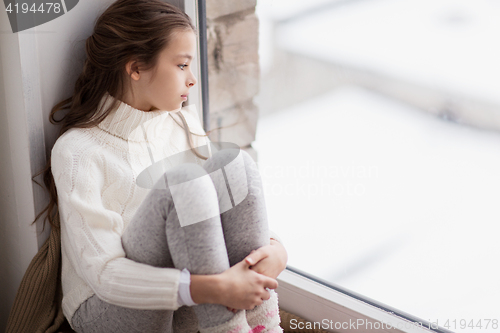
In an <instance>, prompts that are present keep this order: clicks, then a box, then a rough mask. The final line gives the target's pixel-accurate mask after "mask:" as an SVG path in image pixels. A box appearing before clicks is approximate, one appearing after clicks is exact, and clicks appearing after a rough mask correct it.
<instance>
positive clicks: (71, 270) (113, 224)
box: [51, 94, 279, 323]
mask: <svg viewBox="0 0 500 333" xmlns="http://www.w3.org/2000/svg"><path fill="white" fill-rule="evenodd" d="M113 100H114V98H113V97H112V96H111V95H109V94H106V95H105V96H104V97H103V99H102V101H101V105H105V106H107V105H110V103H111V102H112V101H113ZM119 103H120V104H119V106H118V108H116V109H115V110H114V111H113V112H112V113H110V114H109V115H108V116H107V117H106V119H105V120H104V121H102V122H101V123H100V124H99V125H97V126H96V127H91V128H73V129H70V130H68V131H67V132H65V133H64V134H63V135H61V136H60V137H59V138H58V139H57V141H56V143H55V144H54V147H53V148H52V155H51V166H52V173H53V175H54V181H55V184H56V188H57V194H58V206H59V212H60V217H61V253H62V275H61V278H62V288H63V300H62V306H63V312H64V315H65V316H66V318H68V321H69V322H70V323H71V318H72V316H73V314H74V312H75V311H76V310H77V309H78V307H79V306H80V304H81V303H83V302H84V301H85V300H86V299H87V298H89V297H91V296H92V295H94V294H97V296H98V297H99V298H101V299H102V300H104V301H106V302H108V303H111V304H116V305H119V306H123V307H130V308H136V309H170V310H176V309H177V308H178V305H177V297H178V289H179V278H180V272H181V271H180V270H179V269H176V268H158V267H153V266H149V265H146V264H141V263H137V262H134V261H132V260H130V259H127V258H125V252H124V250H123V247H122V243H121V235H122V234H123V231H124V229H125V228H126V227H127V225H128V223H129V222H130V220H131V219H132V217H133V216H134V213H135V212H136V210H137V209H138V208H139V205H140V204H141V202H142V201H143V200H144V198H145V197H146V195H147V194H148V192H149V191H150V190H149V189H147V188H142V187H139V186H138V185H137V184H136V178H137V176H138V175H139V174H140V172H141V171H143V170H144V169H146V168H147V167H148V166H150V165H151V164H152V159H153V160H154V161H159V160H162V159H164V158H165V157H168V156H172V155H174V154H176V153H179V152H183V151H187V150H188V149H189V145H188V143H187V139H186V134H185V132H184V129H182V128H181V127H180V126H179V125H178V124H177V123H179V124H182V122H181V120H180V118H179V115H178V114H176V113H177V112H182V113H183V115H184V117H185V118H186V121H187V123H188V125H189V128H190V130H191V131H192V132H193V133H197V134H205V132H204V131H203V128H202V127H201V124H200V121H199V119H198V116H197V112H196V110H195V109H193V108H189V107H186V108H183V109H182V110H181V111H174V112H172V114H169V113H171V112H169V111H164V110H157V111H149V112H144V111H141V110H138V109H135V108H133V107H132V106H130V105H128V104H125V103H124V102H121V101H120V102H119ZM174 117H175V118H176V119H175V120H177V123H176V122H175V121H174V119H173V118H174ZM192 137H193V143H194V145H195V147H198V146H202V145H205V144H207V142H209V141H208V138H207V137H202V136H196V135H193V136H192ZM145 138H147V141H146V139H145ZM189 156H191V157H189ZM202 161H203V160H200V159H199V158H197V157H196V156H195V155H194V154H191V155H186V156H185V160H184V162H194V163H199V164H201V163H202ZM177 162H178V160H177ZM270 235H271V237H272V238H275V239H277V240H278V241H279V238H278V236H277V235H276V234H275V233H273V232H272V231H270Z"/></svg>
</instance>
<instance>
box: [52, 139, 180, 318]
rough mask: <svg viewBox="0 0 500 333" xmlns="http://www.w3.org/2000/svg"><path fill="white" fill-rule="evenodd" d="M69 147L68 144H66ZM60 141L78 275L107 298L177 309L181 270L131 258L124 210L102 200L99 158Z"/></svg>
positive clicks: (64, 220) (65, 219) (59, 171)
mask: <svg viewBox="0 0 500 333" xmlns="http://www.w3.org/2000/svg"><path fill="white" fill-rule="evenodd" d="M63 147H64V146H63ZM63 147H59V146H57V147H56V146H54V149H53V150H52V157H51V165H52V173H53V175H54V181H55V184H56V188H57V193H58V208H59V212H60V216H61V246H62V250H63V253H64V255H66V256H67V259H68V261H69V263H70V264H71V266H72V267H73V268H74V270H75V271H76V273H77V274H78V276H79V277H80V278H81V279H83V280H84V281H85V282H86V283H87V284H88V285H89V287H90V288H91V289H92V290H93V291H94V292H95V294H96V295H97V296H98V297H99V298H100V299H102V300H104V301H106V302H108V303H111V304H115V305H119V306H123V307H129V308H136V309H150V310H153V309H169V310H176V309H177V308H178V307H179V306H178V303H177V297H178V288H179V279H180V270H179V269H175V268H159V267H153V266H150V265H146V264H142V263H138V262H135V261H133V260H130V259H127V258H125V252H124V250H123V247H122V243H121V234H122V232H123V228H124V222H123V219H122V216H121V215H120V214H118V213H117V212H115V211H112V210H109V209H106V208H105V207H104V205H103V202H102V200H101V191H102V187H103V184H104V172H103V171H102V169H101V168H100V167H99V163H96V161H95V158H83V157H82V156H78V158H76V157H75V155H74V154H73V153H72V151H74V150H75V149H71V148H69V147H67V146H66V147H64V148H63Z"/></svg>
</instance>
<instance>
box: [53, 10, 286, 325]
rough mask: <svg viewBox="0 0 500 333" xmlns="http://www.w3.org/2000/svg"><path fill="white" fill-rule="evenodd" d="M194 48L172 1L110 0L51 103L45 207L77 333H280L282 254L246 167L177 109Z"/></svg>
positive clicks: (245, 160)
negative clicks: (56, 230)
mask: <svg viewBox="0 0 500 333" xmlns="http://www.w3.org/2000/svg"><path fill="white" fill-rule="evenodd" d="M195 47H196V39H195V31H194V27H193V25H192V24H191V22H190V20H189V17H188V16H187V15H186V14H184V13H183V12H182V11H180V10H178V9H177V8H176V7H174V6H172V5H169V4H167V3H164V2H162V1H161V0H118V1H116V2H115V3H113V4H112V5H111V6H110V7H109V8H107V9H106V11H105V12H104V13H103V14H102V15H101V16H100V17H99V19H98V20H97V21H96V24H95V28H94V31H93V34H92V35H91V36H90V37H89V38H88V39H87V41H86V53H87V59H86V61H85V64H84V68H83V72H82V73H81V75H80V77H79V78H78V80H77V82H76V84H75V89H74V94H73V96H72V97H71V98H69V99H67V100H64V101H62V102H61V103H59V104H57V105H56V106H55V107H54V108H53V109H52V112H51V114H50V119H51V122H52V123H57V122H60V123H62V127H61V132H60V136H59V138H58V139H57V141H56V143H55V145H54V147H53V149H52V152H51V159H50V161H49V163H48V166H47V169H46V172H45V174H44V181H45V184H46V185H47V187H48V188H49V191H50V193H51V202H50V203H49V205H48V207H47V208H46V210H45V211H47V212H52V211H53V209H54V208H55V206H56V204H57V211H58V213H59V214H60V221H61V226H60V227H61V255H62V272H61V279H62V287H63V300H62V307H63V312H64V315H65V316H66V318H67V319H68V321H69V323H70V324H71V327H72V328H73V329H74V330H75V331H76V332H173V331H174V332H197V330H199V331H200V332H202V333H204V332H210V333H211V332H214V333H215V332H217V333H220V332H232V333H239V332H245V333H247V332H282V330H281V328H280V327H279V322H280V319H279V312H278V302H277V294H276V292H275V291H274V290H273V289H275V288H276V287H277V281H276V277H277V276H278V275H279V273H280V272H281V271H283V270H284V269H285V267H286V262H287V253H286V250H285V249H284V247H283V246H282V245H281V244H280V242H279V239H277V236H276V235H273V233H271V232H270V231H269V230H268V226H267V217H266V211H265V204H264V197H263V191H262V183H261V180H260V176H259V174H258V170H257V168H256V165H255V163H254V162H253V160H252V159H251V157H250V156H249V155H248V154H247V153H246V152H244V151H241V150H239V149H238V150H236V149H227V150H220V151H216V152H215V153H214V154H213V155H212V156H211V157H210V158H207V157H205V156H204V155H203V154H201V153H200V152H199V151H198V149H196V147H200V146H203V145H206V144H207V143H209V141H208V138H207V136H206V134H205V133H204V131H203V129H202V128H201V125H200V123H199V121H198V120H197V119H196V112H195V111H193V110H192V109H187V108H181V106H182V103H183V101H185V100H186V99H187V95H188V93H189V89H190V88H191V87H193V86H194V85H195V84H196V79H195V78H194V76H193V73H192V72H191V70H190V64H191V61H192V59H193V57H194V55H195ZM61 109H69V112H67V114H65V116H64V117H63V118H62V119H61V120H58V121H56V120H55V118H54V114H55V113H56V112H57V111H59V110H61ZM191 130H193V131H191ZM205 140H206V141H205ZM206 147H207V148H210V145H206ZM182 152H186V153H185V154H182ZM209 153H210V151H209ZM165 157H166V158H165ZM174 157H175V158H174ZM155 161H156V162H155ZM158 161H159V162H162V163H160V164H161V165H163V166H165V168H164V169H161V170H164V172H163V171H162V174H161V177H156V176H155V172H156V174H157V171H158V168H156V167H157V166H158V165H159V164H158V163H157V162H158ZM202 161H203V163H202ZM163 162H164V163H163ZM144 179H147V180H149V184H150V185H152V186H149V188H148V186H145V185H144V184H146V183H148V181H144ZM226 184H228V186H226ZM229 189H230V190H229ZM228 191H230V192H231V193H230V195H229V196H228V195H227V193H228ZM224 207H225V208H224ZM228 207H229V208H228ZM48 215H49V221H50V222H51V223H52V224H54V221H55V219H54V217H53V216H50V214H48ZM53 226H54V227H57V226H55V225H53ZM270 236H271V237H270Z"/></svg>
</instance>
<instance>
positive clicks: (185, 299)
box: [177, 268, 197, 307]
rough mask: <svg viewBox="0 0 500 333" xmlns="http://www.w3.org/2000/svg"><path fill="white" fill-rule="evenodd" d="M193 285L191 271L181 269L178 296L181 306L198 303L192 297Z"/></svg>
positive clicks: (178, 302)
mask: <svg viewBox="0 0 500 333" xmlns="http://www.w3.org/2000/svg"><path fill="white" fill-rule="evenodd" d="M190 285H191V273H189V271H188V270H187V268H184V269H183V270H182V271H181V276H180V279H179V292H178V297H177V304H178V305H179V307H181V306H183V305H187V306H193V305H197V304H196V303H195V302H194V301H193V299H192V298H191V290H190V288H189V286H190Z"/></svg>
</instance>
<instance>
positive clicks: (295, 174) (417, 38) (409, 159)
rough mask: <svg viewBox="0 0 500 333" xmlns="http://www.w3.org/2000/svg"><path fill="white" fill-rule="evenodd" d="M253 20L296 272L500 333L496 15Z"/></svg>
mask: <svg viewBox="0 0 500 333" xmlns="http://www.w3.org/2000/svg"><path fill="white" fill-rule="evenodd" d="M257 12H258V15H259V19H260V21H261V25H260V27H261V34H262V38H261V46H260V47H261V65H262V73H261V76H262V81H261V88H260V91H261V93H260V95H259V97H258V99H259V107H260V114H261V116H260V119H259V125H258V128H257V135H256V138H257V140H256V143H255V144H254V147H255V148H256V150H257V151H258V152H259V166H260V168H261V174H262V176H263V179H264V183H265V185H266V189H265V193H266V200H267V207H268V212H269V221H270V224H271V228H273V230H275V231H276V232H277V233H278V234H279V235H280V236H282V237H283V239H284V242H285V243H286V245H287V249H288V250H289V265H290V266H291V267H292V268H296V269H298V270H300V271H304V272H307V273H308V274H310V275H312V276H314V277H317V278H319V279H321V280H324V281H326V282H327V283H331V284H332V285H336V286H340V287H342V288H345V289H347V290H351V291H353V292H355V293H358V294H359V295H362V297H367V298H370V299H373V300H376V301H377V302H381V303H383V304H387V305H388V306H390V307H393V308H394V309H397V310H398V311H400V312H404V313H408V314H411V315H412V316H415V317H416V318H419V319H422V320H424V321H427V322H430V323H437V324H438V325H439V327H440V328H441V329H448V330H451V331H454V332H466V331H467V332H470V331H471V327H472V326H473V327H474V329H479V328H480V326H482V327H481V331H482V332H494V331H495V326H494V325H495V323H498V319H499V318H498V313H496V312H495V311H496V309H497V308H498V306H496V302H497V301H496V300H497V299H498V296H499V291H498V288H496V281H498V279H499V277H500V270H499V269H498V268H497V267H496V266H495V265H493V264H492V262H495V260H497V259H499V253H500V251H499V245H498V242H497V241H496V238H495V237H496V234H497V233H496V226H495V225H496V222H498V220H499V217H500V214H499V212H498V210H497V209H496V208H495V207H496V204H495V202H496V201H497V199H498V197H499V196H498V194H497V192H498V190H497V188H498V187H499V186H500V177H498V176H497V170H498V169H499V167H500V158H499V157H498V147H499V143H500V135H499V133H498V130H500V100H499V98H498V96H500V94H499V93H500V91H499V88H498V85H497V84H496V83H495V79H496V77H497V76H498V75H497V74H498V72H499V71H500V66H499V65H498V64H497V61H496V60H495V59H498V57H499V54H497V53H498V52H499V51H498V50H497V48H495V47H494V43H492V42H491V41H492V40H493V39H494V36H496V35H497V34H498V32H499V31H500V25H499V23H498V20H496V19H495V18H496V17H497V16H498V15H499V14H500V6H498V4H497V3H495V2H492V1H474V2H473V1H459V2H457V1H446V0H439V1H430V0H429V1H413V0H407V1H396V0H385V1H322V0H315V1H307V2H304V1H286V2H285V1H270V2H260V3H258V4H257ZM472 304H473V305H472ZM495 320H496V321H495ZM486 323H488V327H486ZM497 327H498V326H497ZM497 329H498V328H497Z"/></svg>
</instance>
